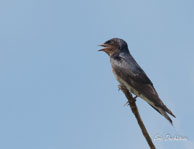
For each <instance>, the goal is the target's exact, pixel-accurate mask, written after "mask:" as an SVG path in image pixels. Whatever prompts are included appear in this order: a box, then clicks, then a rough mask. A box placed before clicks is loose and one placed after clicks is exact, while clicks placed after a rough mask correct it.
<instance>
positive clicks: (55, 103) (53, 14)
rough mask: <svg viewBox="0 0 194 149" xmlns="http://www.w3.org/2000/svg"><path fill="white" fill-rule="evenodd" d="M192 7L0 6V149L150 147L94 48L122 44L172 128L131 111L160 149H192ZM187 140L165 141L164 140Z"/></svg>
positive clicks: (32, 0) (146, 109)
mask: <svg viewBox="0 0 194 149" xmlns="http://www.w3.org/2000/svg"><path fill="white" fill-rule="evenodd" d="M193 7H194V1H193V0H170V1H169V0H162V1H161V0H146V1H145V0H134V1H132V0H119V1H116V0H95V1H91V0H77V1H75V0H71V1H70V0H65V1H64V0H55V1H51V0H17V1H15V0H6V1H0V148H1V149H77V148H79V149H121V148H122V149H129V148H137V149H142V148H148V145H147V143H146V141H145V139H144V137H143V135H142V134H141V131H140V129H139V126H138V124H137V122H136V119H135V118H134V115H133V114H132V113H131V110H130V108H129V107H127V106H123V105H124V104H125V102H126V98H125V97H124V95H123V93H122V92H118V88H117V85H118V82H117V81H116V80H115V78H114V76H113V74H112V70H111V66H110V63H109V58H108V56H107V55H106V54H105V53H102V52H101V53H100V52H97V50H98V49H99V48H100V47H98V46H97V45H99V44H101V43H104V42H105V41H106V40H108V39H111V38H113V37H119V38H122V39H124V40H125V41H126V42H127V43H128V46H129V49H130V51H131V54H132V55H133V56H134V57H135V59H136V60H137V62H138V63H139V65H140V66H141V67H142V68H143V69H144V70H145V72H146V73H147V75H148V76H149V77H150V79H151V80H152V82H153V83H154V86H155V88H156V90H157V91H158V93H159V95H160V97H161V98H162V100H163V102H164V103H165V104H166V105H167V106H168V107H169V109H171V110H172V111H173V113H174V114H175V115H176V116H177V118H176V119H174V118H172V119H173V121H174V127H172V126H171V125H170V123H169V122H168V121H167V120H166V119H165V118H163V117H162V116H161V115H160V114H158V113H157V112H156V111H155V110H154V109H153V108H151V107H150V106H149V105H148V104H147V103H145V102H144V101H143V100H142V99H138V100H137V105H138V108H139V111H140V114H141V116H142V119H143V121H144V123H145V125H146V127H147V129H148V131H149V133H150V136H151V138H152V139H154V137H155V136H160V137H161V138H162V140H160V141H159V140H156V141H153V142H154V144H155V145H156V147H157V148H159V149H172V148H176V149H183V148H184V149H193V148H194V134H193V132H194V128H193V126H194V119H193V113H194V108H193V106H194V9H193ZM167 134H169V135H170V136H172V137H175V136H178V137H186V138H187V141H183V140H180V141H165V136H166V135H167Z"/></svg>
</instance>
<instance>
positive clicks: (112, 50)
mask: <svg viewBox="0 0 194 149" xmlns="http://www.w3.org/2000/svg"><path fill="white" fill-rule="evenodd" d="M99 46H102V47H104V48H103V49H100V50H98V51H104V52H106V53H107V54H108V55H109V56H112V55H114V54H116V53H120V52H129V50H128V45H127V43H126V42H125V41H124V40H122V39H119V38H112V39H110V40H108V41H106V42H105V43H104V44H101V45H99Z"/></svg>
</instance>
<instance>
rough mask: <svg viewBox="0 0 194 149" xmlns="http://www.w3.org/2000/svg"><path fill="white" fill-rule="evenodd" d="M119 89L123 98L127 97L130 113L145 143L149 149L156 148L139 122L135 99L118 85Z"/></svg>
mask: <svg viewBox="0 0 194 149" xmlns="http://www.w3.org/2000/svg"><path fill="white" fill-rule="evenodd" d="M119 89H121V90H122V91H123V93H124V94H125V96H126V97H127V99H128V103H129V105H130V107H131V111H132V112H133V114H134V115H135V117H136V119H137V122H138V124H139V127H140V128H141V131H142V133H143V135H144V137H145V138H146V141H147V143H148V144H149V146H150V148H151V149H155V148H156V147H155V146H154V144H153V142H152V139H151V138H150V136H149V134H148V132H147V130H146V128H145V126H144V123H143V121H142V120H141V117H140V114H139V111H138V109H137V106H136V103H135V102H136V100H135V98H133V96H132V95H131V93H130V92H129V91H128V90H127V89H126V88H125V87H124V86H120V85H119Z"/></svg>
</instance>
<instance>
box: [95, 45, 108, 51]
mask: <svg viewBox="0 0 194 149" xmlns="http://www.w3.org/2000/svg"><path fill="white" fill-rule="evenodd" d="M99 46H101V47H105V48H103V49H100V50H98V51H104V50H105V49H106V48H107V47H108V46H109V45H108V44H100V45H99Z"/></svg>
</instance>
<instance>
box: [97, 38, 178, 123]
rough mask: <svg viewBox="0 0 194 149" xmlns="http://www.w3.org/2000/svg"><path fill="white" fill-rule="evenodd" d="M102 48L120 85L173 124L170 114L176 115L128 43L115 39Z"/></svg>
mask: <svg viewBox="0 0 194 149" xmlns="http://www.w3.org/2000/svg"><path fill="white" fill-rule="evenodd" d="M100 46H103V47H104V49H101V50H99V51H104V52H106V53H107V54H108V55H109V56H110V62H111V65H112V70H113V73H114V75H115V77H116V79H117V80H118V81H119V83H120V84H121V85H123V86H125V87H126V88H127V89H128V90H129V91H130V92H131V93H133V94H134V95H136V96H138V97H141V98H142V99H144V100H145V101H146V102H147V103H148V104H150V105H151V106H152V107H153V108H154V109H155V110H157V111H158V112H159V113H160V114H162V115H163V116H164V117H165V118H167V119H168V120H169V121H170V123H171V124H172V120H171V119H170V117H169V116H168V114H170V115H172V116H174V117H175V115H174V114H173V113H172V112H171V111H170V110H169V109H168V108H167V107H166V106H165V105H164V103H163V102H162V101H161V99H160V97H159V96H158V94H157V92H156V90H155V88H154V86H153V83H152V82H151V80H150V79H149V78H148V76H147V75H146V74H145V72H144V71H143V70H142V69H141V67H140V66H139V65H138V64H137V62H136V61H135V59H134V58H133V57H132V56H131V54H130V52H129V50H128V45H127V43H126V42H125V41H124V40H122V39H119V38H113V39H110V40H108V41H106V42H105V43H104V44H102V45H100ZM167 113H168V114H167Z"/></svg>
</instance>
